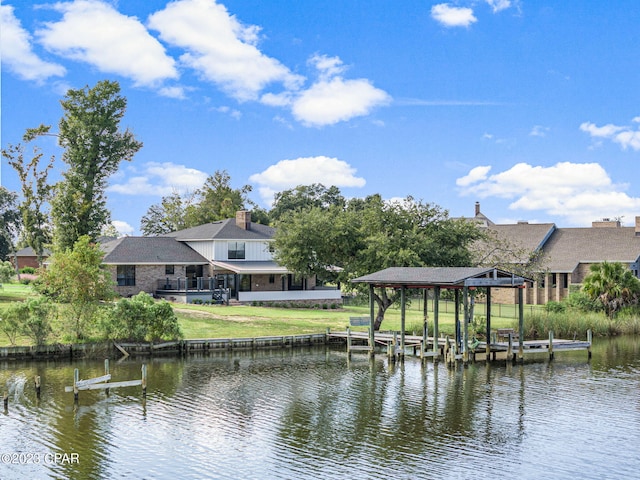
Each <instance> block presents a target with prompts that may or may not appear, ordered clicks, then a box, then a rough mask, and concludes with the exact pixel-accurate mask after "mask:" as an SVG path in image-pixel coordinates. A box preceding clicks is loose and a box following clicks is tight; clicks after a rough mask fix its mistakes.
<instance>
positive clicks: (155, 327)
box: [102, 292, 182, 341]
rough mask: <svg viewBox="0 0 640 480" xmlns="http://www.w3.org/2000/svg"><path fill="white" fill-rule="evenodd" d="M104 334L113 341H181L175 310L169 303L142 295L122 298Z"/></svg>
mask: <svg viewBox="0 0 640 480" xmlns="http://www.w3.org/2000/svg"><path fill="white" fill-rule="evenodd" d="M102 331H103V335H104V336H105V337H106V338H109V339H112V340H132V341H144V340H147V341H153V340H161V339H167V340H173V339H177V338H182V332H181V331H180V326H179V324H178V319H177V317H176V315H175V313H174V312H173V308H171V305H170V304H169V302H167V301H166V300H161V301H159V302H156V301H154V300H153V298H152V297H151V296H150V295H148V294H147V293H144V292H141V293H139V294H137V295H134V296H133V297H131V298H130V299H124V298H123V299H121V300H120V301H119V302H118V303H117V304H116V306H115V308H114V309H113V310H112V312H111V315H109V316H108V317H107V318H105V319H104V321H103V324H102Z"/></svg>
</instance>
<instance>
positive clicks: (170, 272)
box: [164, 265, 175, 275]
mask: <svg viewBox="0 0 640 480" xmlns="http://www.w3.org/2000/svg"><path fill="white" fill-rule="evenodd" d="M174 273H175V267H174V265H165V266H164V274H165V275H173V274H174Z"/></svg>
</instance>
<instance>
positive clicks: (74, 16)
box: [0, 0, 640, 235]
mask: <svg viewBox="0 0 640 480" xmlns="http://www.w3.org/2000/svg"><path fill="white" fill-rule="evenodd" d="M0 8H1V25H0V27H1V32H2V33H1V35H2V37H1V55H2V138H1V142H2V147H3V148H5V147H6V146H7V145H8V144H17V143H19V142H20V141H21V137H22V134H23V133H24V131H25V129H26V128H30V127H35V126H37V125H39V124H41V123H44V124H51V125H53V126H54V129H55V128H57V123H58V121H59V119H60V117H61V115H62V110H61V108H60V104H59V101H60V99H61V98H62V96H63V95H64V93H65V92H66V90H67V89H68V88H82V87H84V86H86V85H89V86H93V85H95V83H97V82H98V81H100V80H104V79H109V80H117V81H118V82H119V83H120V85H121V87H122V94H123V95H124V96H126V97H127V99H128V108H127V115H126V117H125V119H124V121H123V127H128V128H130V129H131V130H132V131H133V132H134V134H135V135H136V138H137V139H138V140H140V141H142V142H143V143H144V147H143V148H142V150H140V151H139V152H138V154H137V155H136V156H135V158H134V160H133V161H132V162H126V163H123V164H122V165H121V167H120V170H119V172H118V173H117V174H116V175H114V176H113V177H112V178H111V183H110V186H109V191H108V195H109V207H110V209H111V211H112V217H113V220H114V224H115V225H116V227H117V228H118V229H119V230H120V231H121V232H122V233H124V234H133V235H135V234H139V227H140V218H141V217H142V215H144V213H145V212H146V211H147V209H148V208H149V206H150V205H152V204H155V203H158V202H159V201H160V200H161V197H162V195H167V194H169V193H171V192H172V191H173V190H175V191H179V192H182V193H184V192H189V191H193V190H195V189H196V188H198V187H199V186H200V185H201V184H202V182H203V181H204V179H205V178H206V177H207V175H209V174H212V173H213V172H215V171H216V170H227V171H228V173H229V174H230V176H231V183H232V186H234V187H236V188H238V187H241V186H242V185H244V184H250V185H252V186H253V192H252V194H251V198H252V199H253V200H254V201H256V202H257V203H259V204H260V205H261V206H263V207H265V208H269V206H270V202H271V199H272V196H273V193H274V192H278V191H282V190H285V189H288V188H292V187H295V186H296V185H299V184H310V183H323V184H325V185H327V186H328V185H337V186H338V187H340V189H341V190H342V192H343V194H344V195H345V196H347V197H352V196H358V197H360V196H365V195H368V194H372V193H380V194H381V195H382V196H383V197H384V198H387V199H393V198H396V197H405V196H407V195H412V196H414V197H415V198H417V199H421V200H423V201H425V202H429V203H435V204H438V205H440V206H441V207H443V208H445V209H447V210H448V211H449V213H450V215H451V216H472V215H473V213H474V203H475V202H476V201H479V202H480V203H481V207H482V211H483V213H484V214H485V215H487V216H488V217H489V218H491V219H492V220H494V221H496V222H500V223H504V222H515V221H518V220H529V221H536V222H555V223H556V224H557V225H559V226H589V225H590V223H591V221H593V220H597V219H601V218H605V217H608V218H614V217H621V218H622V221H623V224H625V225H632V224H633V220H634V217H635V216H636V215H640V182H639V181H638V179H639V178H640V88H639V87H640V27H639V26H640V5H639V4H638V2H637V0H617V1H615V2H585V1H582V0H558V1H553V0H549V1H534V0H529V1H527V0H475V1H466V0H459V1H450V2H447V3H443V2H441V1H425V0H422V1H414V0H403V1H401V2H398V1H396V0H368V1H363V0H352V1H351V0H350V1H345V0H338V1H332V0H316V1H306V0H273V1H263V0H227V1H224V2H222V1H214V0H176V1H167V0H120V1H117V0H102V1H99V0H75V1H59V2H54V1H47V0H41V1H33V2H30V1H22V0H20V1H19V0H2V5H1V7H0ZM38 145H39V146H40V147H41V148H42V150H43V151H44V152H45V153H46V154H47V155H55V156H56V158H60V156H61V155H60V153H61V151H60V150H59V148H58V147H57V146H56V144H55V140H54V139H52V138H49V139H43V140H42V141H40V142H39V144H38ZM64 168H65V165H64V164H62V163H61V162H60V161H58V162H57V164H56V171H55V172H54V174H53V177H54V179H55V178H56V177H57V176H59V173H60V172H61V171H62V170H63V169H64ZM1 180H2V185H3V186H5V187H7V188H9V189H11V190H19V183H18V181H17V177H16V175H15V173H14V172H13V170H11V169H10V167H8V166H7V164H6V161H4V160H3V165H2V179H1Z"/></svg>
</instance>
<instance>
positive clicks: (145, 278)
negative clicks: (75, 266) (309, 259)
mask: <svg viewBox="0 0 640 480" xmlns="http://www.w3.org/2000/svg"><path fill="white" fill-rule="evenodd" d="M274 234H275V230H274V229H273V228H272V227H269V226H266V225H261V224H258V223H253V222H252V221H251V212H248V211H244V210H243V211H239V212H237V214H236V217H235V218H232V219H226V220H220V221H217V222H212V223H208V224H205V225H200V226H197V227H193V228H188V229H184V230H180V231H177V232H172V233H168V234H165V235H163V236H158V237H123V238H119V239H117V240H113V241H111V242H107V243H104V244H102V249H103V250H104V252H105V256H104V260H103V263H104V264H105V265H108V266H109V267H110V269H111V271H112V275H113V279H114V282H116V283H117V287H116V288H117V291H118V293H120V294H121V295H123V296H130V295H134V294H136V293H138V292H141V291H144V292H147V293H151V294H154V295H155V296H158V297H163V298H167V299H169V300H174V301H182V302H192V301H193V300H195V299H199V300H211V299H212V298H213V297H216V298H223V299H224V300H233V301H237V302H240V303H254V302H255V303H259V302H263V303H265V302H266V303H268V302H285V301H286V302H305V303H341V301H342V297H341V295H340V290H338V289H335V288H324V287H321V286H319V285H316V279H315V277H300V276H297V275H295V274H293V273H292V272H289V271H288V270H287V269H286V268H285V267H283V266H281V265H279V264H278V263H277V262H275V261H274V260H273V252H272V247H271V244H272V242H273V236H274Z"/></svg>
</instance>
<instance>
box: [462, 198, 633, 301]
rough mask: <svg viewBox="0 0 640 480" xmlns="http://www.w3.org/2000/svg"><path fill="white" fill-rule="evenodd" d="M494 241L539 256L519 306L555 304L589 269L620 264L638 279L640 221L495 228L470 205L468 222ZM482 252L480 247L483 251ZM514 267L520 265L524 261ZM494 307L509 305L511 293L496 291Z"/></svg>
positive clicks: (498, 226) (528, 224) (505, 225)
mask: <svg viewBox="0 0 640 480" xmlns="http://www.w3.org/2000/svg"><path fill="white" fill-rule="evenodd" d="M471 220H472V221H475V222H477V223H478V224H479V225H480V226H481V228H487V229H489V230H491V231H493V232H494V233H495V234H496V235H497V237H498V239H500V240H503V241H505V242H507V243H510V244H511V245H516V246H518V247H520V252H523V253H524V252H539V254H540V265H541V271H540V272H538V273H539V275H538V279H537V280H536V281H535V282H534V283H533V285H530V286H526V287H525V296H524V298H525V302H526V303H528V304H534V305H537V304H546V303H547V302H549V301H561V300H562V299H564V298H566V297H567V296H568V295H569V293H570V292H571V291H573V290H576V289H578V288H580V285H581V284H582V282H583V281H584V278H585V277H586V276H587V275H588V274H589V273H590V267H591V265H593V264H597V263H602V262H620V263H622V264H624V265H626V266H628V267H629V269H630V270H631V271H632V272H633V273H634V275H635V276H636V277H639V278H640V216H636V217H635V226H633V227H623V226H622V224H621V222H620V221H618V220H610V219H603V220H599V221H594V222H592V225H591V227H584V228H560V227H557V226H556V225H555V224H554V223H541V224H534V223H528V222H518V223H516V224H495V223H493V222H492V221H491V220H489V219H488V218H487V217H486V216H485V215H484V214H482V213H481V212H480V204H479V203H477V202H476V206H475V216H474V217H472V218H471ZM485 248H486V245H485ZM514 261H515V262H521V263H524V262H525V261H526V259H525V258H520V259H518V258H516V259H514ZM494 295H496V299H495V301H498V302H504V303H511V302H513V301H514V298H513V295H514V293H513V291H508V290H502V291H500V290H499V289H496V291H495V292H494Z"/></svg>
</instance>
